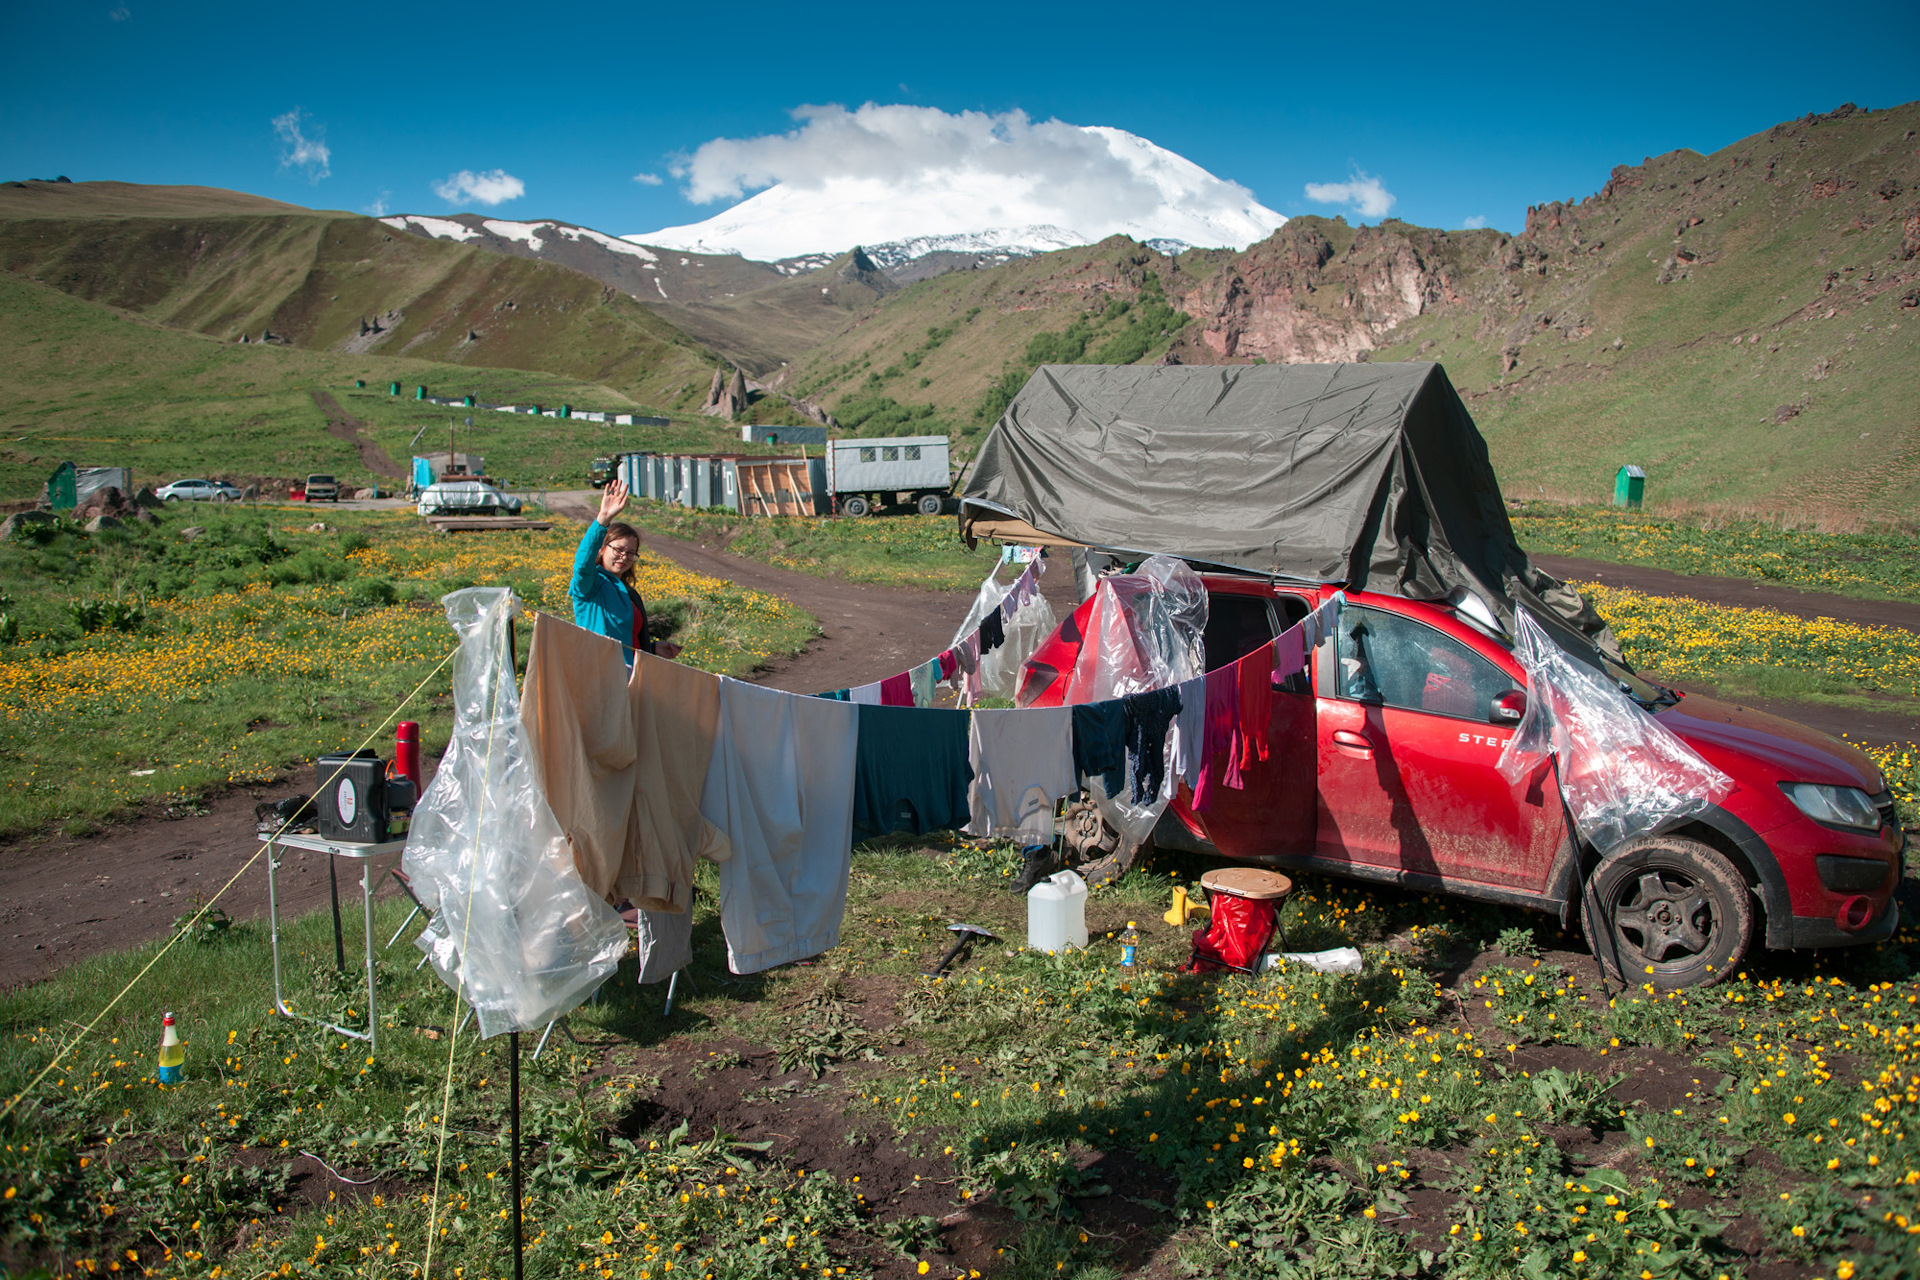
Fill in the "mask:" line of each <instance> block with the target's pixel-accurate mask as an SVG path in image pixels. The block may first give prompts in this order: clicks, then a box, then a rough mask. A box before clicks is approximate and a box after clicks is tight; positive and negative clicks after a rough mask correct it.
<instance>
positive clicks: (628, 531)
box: [600, 520, 640, 587]
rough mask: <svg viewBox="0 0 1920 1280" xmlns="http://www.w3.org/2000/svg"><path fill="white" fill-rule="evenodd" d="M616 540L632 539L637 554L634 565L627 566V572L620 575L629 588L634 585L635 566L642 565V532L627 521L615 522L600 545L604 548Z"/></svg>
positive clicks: (608, 528)
mask: <svg viewBox="0 0 1920 1280" xmlns="http://www.w3.org/2000/svg"><path fill="white" fill-rule="evenodd" d="M616 538H632V539H633V550H634V553H635V554H634V561H633V563H632V564H629V565H628V566H627V571H626V572H625V573H623V574H621V575H620V581H622V582H624V583H626V584H627V585H628V586H629V587H631V586H632V585H633V570H634V567H635V565H638V564H639V563H640V561H639V551H640V531H639V530H638V529H636V528H634V527H633V526H632V525H630V524H628V523H627V522H626V521H625V520H615V521H614V522H613V523H612V524H610V525H608V526H607V536H606V537H604V538H602V539H601V540H600V545H601V546H602V547H605V546H606V545H607V544H608V543H610V542H612V541H613V540H614V539H616Z"/></svg>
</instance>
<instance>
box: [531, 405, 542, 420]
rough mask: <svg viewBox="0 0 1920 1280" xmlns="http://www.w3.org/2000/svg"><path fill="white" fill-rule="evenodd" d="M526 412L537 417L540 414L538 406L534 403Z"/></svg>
mask: <svg viewBox="0 0 1920 1280" xmlns="http://www.w3.org/2000/svg"><path fill="white" fill-rule="evenodd" d="M528 412H529V413H531V414H533V416H534V417H536V418H537V417H539V416H540V406H539V405H537V404H536V405H535V406H533V408H532V409H530V410H528Z"/></svg>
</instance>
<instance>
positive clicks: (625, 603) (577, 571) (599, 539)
mask: <svg viewBox="0 0 1920 1280" xmlns="http://www.w3.org/2000/svg"><path fill="white" fill-rule="evenodd" d="M606 540H607V526H605V525H603V524H601V523H600V522H599V521H598V520H595V521H592V522H591V523H589V524H588V525H587V532H586V535H585V536H584V537H582V538H581V539H580V549H579V550H578V551H576V552H574V556H573V581H572V583H570V584H569V585H568V588H567V594H568V595H569V596H571V597H572V598H573V621H574V625H575V626H579V627H584V628H586V629H587V630H588V631H592V632H595V633H597V634H599V635H603V636H611V637H612V638H613V639H615V640H618V641H619V642H620V655H621V656H622V657H623V658H625V659H626V662H627V665H628V666H632V665H633V637H634V635H635V634H636V628H635V625H634V624H635V623H636V622H637V623H638V624H639V626H638V629H637V634H640V635H645V634H646V629H647V606H646V602H645V601H643V600H642V599H641V598H640V593H639V592H638V591H635V590H633V589H632V588H631V587H629V586H627V584H626V583H624V582H622V581H620V579H618V578H616V577H614V576H613V575H612V574H610V573H608V572H607V571H606V570H605V569H604V568H602V567H601V565H600V547H601V545H602V544H603V543H605V542H606ZM640 647H641V648H643V649H645V650H646V651H647V652H648V653H652V652H653V641H652V640H647V641H645V642H643V643H642V644H641V646H640Z"/></svg>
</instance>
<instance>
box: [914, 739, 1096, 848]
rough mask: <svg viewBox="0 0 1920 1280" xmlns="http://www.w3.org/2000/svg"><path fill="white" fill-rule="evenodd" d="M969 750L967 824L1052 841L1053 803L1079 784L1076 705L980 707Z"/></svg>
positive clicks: (985, 832) (983, 831)
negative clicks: (970, 778) (970, 784)
mask: <svg viewBox="0 0 1920 1280" xmlns="http://www.w3.org/2000/svg"><path fill="white" fill-rule="evenodd" d="M923 714H924V713H923ZM968 755H969V759H970V760H971V762H972V765H973V788H972V792H971V795H970V801H971V803H970V808H971V811H972V821H971V822H969V823H968V824H967V830H968V831H969V832H971V833H973V834H974V835H976V836H1011V837H1015V838H1018V839H1021V840H1025V841H1029V842H1032V843H1036V844H1038V843H1051V842H1052V840H1053V808H1054V804H1055V803H1056V802H1057V801H1058V800H1059V799H1060V798H1061V797H1062V796H1065V795H1067V794H1068V793H1069V792H1071V791H1073V790H1074V789H1075V782H1074V775H1073V708H1072V707H1045V708H1027V709H1025V710H1020V711H976V712H974V713H973V728H972V732H971V733H970V735H969V751H968Z"/></svg>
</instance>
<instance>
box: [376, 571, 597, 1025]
mask: <svg viewBox="0 0 1920 1280" xmlns="http://www.w3.org/2000/svg"><path fill="white" fill-rule="evenodd" d="M441 603H442V604H444V605H445V606H446V610H447V621H448V622H450V623H451V624H452V625H453V629H454V631H455V632H456V633H458V635H459V636H460V651H459V653H458V654H457V655H456V656H455V658H454V662H453V697H454V721H453V738H452V741H450V742H449V743H448V744H447V753H446V755H445V756H444V757H442V759H441V761H440V770H439V772H438V773H436V774H435V775H434V779H433V782H432V784H431V785H430V786H428V788H427V793H426V795H425V796H423V797H422V798H421V800H420V803H419V805H418V807H417V808H415V809H414V812H413V824H412V829H411V830H410V831H409V833H408V835H407V850H406V853H405V854H404V855H403V857H402V860H401V866H402V867H403V868H404V869H405V871H406V873H407V875H408V877H409V878H410V880H411V882H412V887H413V891H414V894H415V895H416V896H417V897H418V898H419V899H420V902H421V903H422V904H423V905H424V906H425V907H426V908H427V910H428V912H429V919H428V922H427V927H426V930H425V931H424V932H422V933H421V935H420V936H419V938H417V939H416V940H415V942H414V945H415V946H417V947H419V948H420V949H421V950H422V951H424V952H426V953H427V956H428V958H429V959H430V960H432V962H433V967H434V970H435V972H437V973H438V974H439V975H440V979H441V981H443V982H445V983H446V984H447V985H448V986H450V987H452V988H454V989H455V990H457V991H459V992H460V994H461V995H463V996H464V997H465V998H466V1000H467V1003H468V1004H470V1005H471V1006H472V1007H473V1011H474V1013H475V1014H476V1015H477V1017H478V1019H479V1024H480V1034H481V1036H482V1037H483V1038H484V1037H492V1036H497V1035H499V1034H500V1033H501V1032H503V1031H537V1030H539V1029H540V1028H541V1027H544V1026H545V1025H546V1024H547V1023H549V1022H551V1021H553V1019H555V1018H557V1017H559V1016H560V1015H561V1014H564V1013H566V1012H567V1011H568V1010H570V1009H573V1008H574V1007H576V1006H577V1005H579V1004H580V1002H581V1001H583V1000H585V999H586V998H587V996H588V995H590V994H591V993H592V992H593V990H594V989H595V988H596V987H598V986H599V985H600V984H601V983H602V982H604V981H606V979H607V976H608V975H609V974H611V973H612V972H613V971H614V968H615V967H616V966H617V965H618V964H619V963H620V957H621V956H622V955H624V954H625V953H626V949H627V929H626V925H625V924H624V923H623V922H622V921H621V919H620V915H619V913H618V912H616V911H615V910H614V909H613V908H612V907H611V906H609V905H608V904H607V903H606V902H604V901H602V900H601V899H600V898H598V897H595V896H594V894H593V892H592V891H591V890H589V889H588V888H587V886H586V882H585V881H583V880H582V879H581V878H580V873H579V872H578V871H577V870H576V869H575V868H574V865H573V852H572V850H571V849H570V848H569V847H568V845H567V837H566V835H565V834H564V833H563V832H562V831H561V830H560V823H559V821H558V820H557V819H556V818H555V817H554V816H553V811H552V810H551V809H549V808H548V807H547V800H546V796H545V794H544V793H543V792H542V791H541V789H540V785H539V781H538V778H537V776H536V774H535V771H534V768H533V761H532V760H531V759H530V757H529V755H528V752H527V745H526V738H525V736H524V733H523V730H522V729H521V725H520V695H519V692H518V691H517V690H516V688H515V687H514V672H513V661H512V653H511V650H510V648H509V646H508V630H507V629H508V626H509V625H510V622H511V619H512V617H513V615H514V614H515V613H516V612H517V611H518V608H519V602H518V601H517V600H516V599H514V596H513V592H511V591H510V590H508V589H507V588H505V587H471V588H468V589H467V590H465V591H455V592H453V593H452V594H450V595H448V596H446V597H445V598H444V599H443V600H442V601H441Z"/></svg>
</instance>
